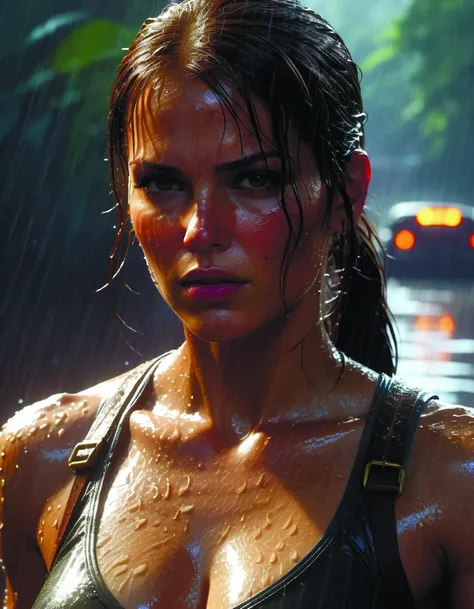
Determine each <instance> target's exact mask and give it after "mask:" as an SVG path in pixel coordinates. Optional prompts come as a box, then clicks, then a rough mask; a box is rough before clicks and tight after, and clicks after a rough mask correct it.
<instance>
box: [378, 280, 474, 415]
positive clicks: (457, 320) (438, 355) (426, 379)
mask: <svg viewBox="0 0 474 609" xmlns="http://www.w3.org/2000/svg"><path fill="white" fill-rule="evenodd" d="M388 301H389V306H390V308H391V310H392V312H393V314H394V316H395V319H396V322H397V327H398V336H399V355H400V358H399V366H398V371H397V374H398V375H399V376H400V377H402V378H404V379H405V380H406V381H408V382H409V383H410V384H414V385H416V386H419V387H421V388H423V389H426V390H427V391H433V392H434V393H437V394H438V395H439V397H440V399H441V400H443V401H447V402H450V403H454V404H462V405H464V406H472V407H474V280H473V282H472V283H470V284H469V283H459V284H454V283H452V282H449V283H445V284H443V283H442V282H426V283H424V282H420V281H414V282H408V281H404V282H403V283H400V282H397V281H395V280H390V281H389V284H388Z"/></svg>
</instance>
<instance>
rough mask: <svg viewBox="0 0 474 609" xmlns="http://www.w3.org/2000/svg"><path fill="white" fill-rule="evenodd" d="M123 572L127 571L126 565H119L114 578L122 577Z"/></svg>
mask: <svg viewBox="0 0 474 609" xmlns="http://www.w3.org/2000/svg"><path fill="white" fill-rule="evenodd" d="M125 571H128V567H127V565H121V566H120V567H118V569H117V571H115V573H114V577H118V576H119V575H122V574H123V573H125Z"/></svg>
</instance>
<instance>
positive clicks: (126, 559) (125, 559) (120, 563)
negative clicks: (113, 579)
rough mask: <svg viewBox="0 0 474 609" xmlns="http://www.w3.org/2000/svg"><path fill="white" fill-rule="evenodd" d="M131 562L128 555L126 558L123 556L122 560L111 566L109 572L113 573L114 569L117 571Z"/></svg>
mask: <svg viewBox="0 0 474 609" xmlns="http://www.w3.org/2000/svg"><path fill="white" fill-rule="evenodd" d="M129 560H130V556H129V555H128V554H126V555H125V556H122V558H119V559H118V560H116V561H115V562H114V563H112V564H111V565H110V567H109V569H108V570H107V572H110V571H113V570H114V569H116V568H117V567H120V566H121V565H125V564H126V563H128V561H129Z"/></svg>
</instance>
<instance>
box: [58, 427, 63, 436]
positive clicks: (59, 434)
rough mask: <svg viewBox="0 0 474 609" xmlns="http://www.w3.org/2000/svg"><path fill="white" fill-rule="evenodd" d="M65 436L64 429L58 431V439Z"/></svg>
mask: <svg viewBox="0 0 474 609" xmlns="http://www.w3.org/2000/svg"><path fill="white" fill-rule="evenodd" d="M63 435H64V429H60V430H59V431H58V438H62V437H63Z"/></svg>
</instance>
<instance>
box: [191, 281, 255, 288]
mask: <svg viewBox="0 0 474 609" xmlns="http://www.w3.org/2000/svg"><path fill="white" fill-rule="evenodd" d="M244 283H247V281H237V279H195V280H194V281H183V282H182V285H183V286H184V287H192V286H194V285H224V284H242V285H243V284H244Z"/></svg>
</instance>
